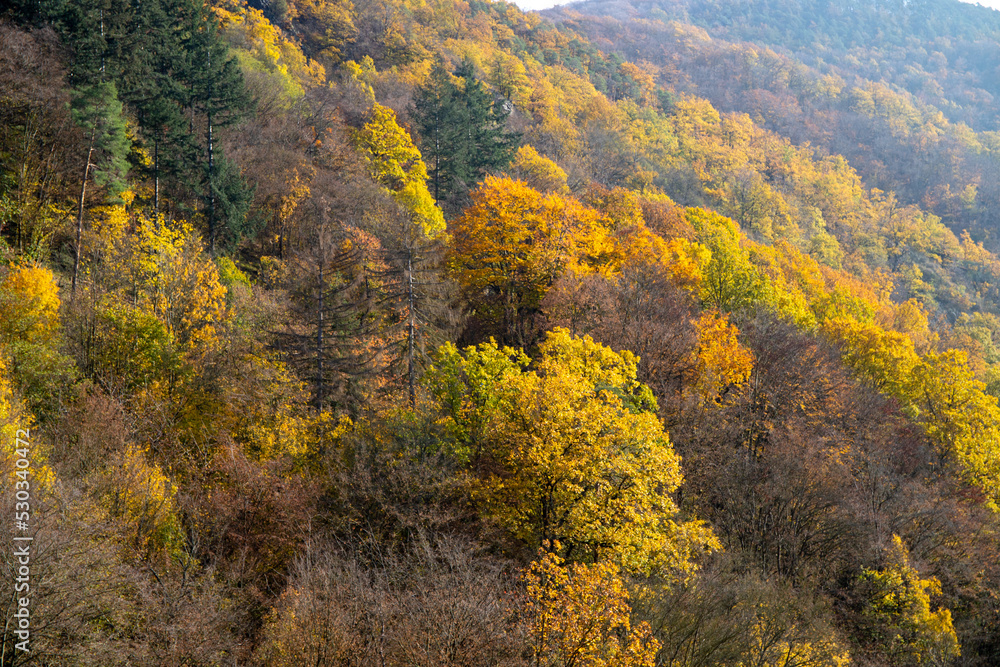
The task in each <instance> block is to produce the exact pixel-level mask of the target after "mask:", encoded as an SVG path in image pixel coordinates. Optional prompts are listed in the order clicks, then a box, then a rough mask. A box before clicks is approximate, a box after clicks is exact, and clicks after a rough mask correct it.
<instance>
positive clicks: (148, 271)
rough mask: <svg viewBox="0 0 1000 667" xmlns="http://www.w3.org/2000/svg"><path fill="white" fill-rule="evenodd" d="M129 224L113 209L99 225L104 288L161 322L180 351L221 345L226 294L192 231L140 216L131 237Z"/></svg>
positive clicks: (182, 225) (97, 234)
mask: <svg viewBox="0 0 1000 667" xmlns="http://www.w3.org/2000/svg"><path fill="white" fill-rule="evenodd" d="M129 222H130V221H129V218H128V215H127V214H126V213H125V211H124V209H123V207H114V208H113V209H111V210H110V211H108V212H107V213H106V215H105V216H103V217H101V218H100V219H98V220H96V221H95V223H94V236H95V241H94V245H92V246H91V247H94V248H96V250H97V255H98V258H99V263H98V265H97V267H96V269H97V270H99V271H101V273H102V276H103V278H104V280H103V281H102V282H103V284H104V286H105V288H106V289H109V291H111V292H112V293H113V294H115V295H117V297H118V298H119V299H121V300H122V301H128V302H131V303H134V304H135V305H136V306H137V307H138V308H140V309H142V310H143V311H145V312H147V313H149V314H152V315H154V316H155V317H157V318H158V319H159V320H160V321H161V322H163V324H164V325H165V326H166V327H167V330H168V331H169V333H170V334H171V335H172V336H173V338H174V340H175V341H176V342H177V344H178V345H179V346H180V347H181V349H183V350H185V351H188V352H194V351H198V350H205V349H208V348H211V347H213V346H215V345H217V344H218V343H219V333H220V331H219V327H220V325H221V324H222V322H223V320H224V318H225V314H226V288H225V287H224V286H223V285H222V284H221V282H220V281H219V270H218V267H217V266H216V264H215V262H213V261H212V260H211V259H210V258H209V257H208V256H207V255H206V254H205V253H204V252H203V251H202V247H201V241H200V239H199V238H198V237H197V235H196V234H195V233H194V231H193V230H192V228H191V226H190V225H188V224H187V223H184V222H166V221H165V220H164V219H163V218H162V216H161V217H159V218H156V219H150V218H146V217H145V216H142V215H140V216H138V217H137V218H136V219H135V221H134V229H132V230H131V231H130V230H129V227H130V225H129Z"/></svg>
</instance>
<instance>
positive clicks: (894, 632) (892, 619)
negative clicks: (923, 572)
mask: <svg viewBox="0 0 1000 667" xmlns="http://www.w3.org/2000/svg"><path fill="white" fill-rule="evenodd" d="M858 584H859V588H860V590H861V594H862V595H863V596H864V604H865V606H864V609H863V611H862V614H863V616H864V618H865V620H866V621H867V622H868V623H869V624H870V630H869V632H870V634H871V635H872V636H873V637H874V638H876V639H877V641H878V644H880V646H879V648H880V649H881V650H882V651H884V652H885V653H886V655H887V656H888V657H889V658H890V659H891V660H892V663H893V664H911V665H943V664H948V663H949V662H951V661H952V660H954V659H955V658H957V657H958V656H959V655H960V654H961V651H960V647H959V643H958V636H957V634H956V633H955V628H954V626H953V625H952V621H951V612H950V611H949V610H948V609H946V608H944V607H939V608H938V610H937V611H934V612H932V611H931V606H930V599H931V596H932V595H934V596H938V595H941V584H940V582H938V580H937V579H935V578H933V577H932V578H930V579H921V578H920V576H919V574H918V573H917V571H916V570H915V569H914V568H913V567H912V566H911V565H910V560H909V553H908V552H907V550H906V547H905V546H904V545H903V541H902V540H901V539H900V538H899V536H898V535H893V536H892V545H891V546H890V547H889V548H888V549H887V550H886V566H885V567H884V568H883V569H881V570H868V569H866V570H865V571H864V572H863V573H862V574H861V577H860V579H859V582H858Z"/></svg>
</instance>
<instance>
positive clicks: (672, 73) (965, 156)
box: [547, 0, 1000, 245]
mask: <svg viewBox="0 0 1000 667" xmlns="http://www.w3.org/2000/svg"><path fill="white" fill-rule="evenodd" d="M894 7H895V8H894ZM547 15H548V16H549V17H550V18H552V19H554V20H556V21H558V22H559V24H560V25H561V26H562V28H563V29H564V30H567V31H572V32H576V33H578V34H581V35H583V36H585V37H586V38H587V39H589V40H591V41H592V42H593V43H594V44H595V45H597V46H598V47H599V48H602V49H605V50H607V51H611V52H615V53H617V54H619V57H622V58H625V59H629V60H633V61H636V62H648V63H650V66H651V67H654V68H656V70H657V71H658V74H659V76H660V82H661V83H662V84H663V85H665V86H666V87H668V88H670V89H672V90H674V91H675V92H678V93H690V94H695V95H698V96H702V97H705V98H707V99H709V100H710V101H711V102H712V104H713V105H714V106H715V107H716V108H718V109H719V110H720V111H723V112H744V113H748V114H749V115H750V116H751V118H753V119H754V120H755V122H757V123H759V124H761V125H763V126H764V127H767V128H768V129H771V130H774V131H776V132H778V133H780V134H782V135H784V136H786V137H788V138H790V139H791V140H792V141H795V142H798V143H803V142H809V143H811V144H813V145H816V146H821V147H823V148H824V149H825V150H827V151H829V152H830V153H833V154H840V155H843V156H844V157H846V158H847V159H848V160H849V161H850V163H851V165H852V166H854V167H855V168H856V169H857V170H858V172H859V173H860V174H861V176H862V177H863V178H864V180H865V182H866V184H867V185H868V186H870V187H876V188H879V189H881V190H884V191H892V192H895V193H896V194H897V195H898V196H899V197H900V199H901V200H902V201H904V202H906V203H910V204H917V205H920V206H922V207H924V208H926V209H929V210H930V211H933V212H934V213H935V214H936V215H938V216H940V217H941V218H942V220H944V222H945V223H946V224H947V225H949V226H950V227H951V228H952V229H953V230H954V231H955V232H956V233H961V232H962V231H963V230H968V231H969V232H970V233H971V234H972V235H973V237H975V238H978V239H981V240H984V241H986V243H987V245H990V244H991V243H996V238H997V229H998V228H1000V212H998V210H997V207H996V206H994V205H993V202H995V201H997V199H998V198H1000V162H998V157H997V155H998V154H997V149H998V147H1000V134H998V133H997V132H996V126H997V117H998V106H997V99H996V97H995V95H994V93H995V91H996V90H997V71H996V66H995V64H996V63H997V62H998V58H997V55H998V52H1000V47H998V46H997V41H996V37H997V36H1000V13H998V12H995V11H993V10H989V9H985V8H982V7H978V6H974V5H967V4H963V3H960V2H957V1H956V2H943V1H942V2H932V3H921V4H919V5H918V4H916V3H908V4H900V5H889V4H884V3H859V4H856V5H855V6H854V9H853V10H844V9H843V8H842V7H838V6H837V5H835V4H833V3H825V2H814V3H810V2H803V3H781V2H768V1H767V0H762V1H761V2H750V3H735V2H733V3H728V2H724V3H685V2H679V1H678V2H642V1H639V2H633V3H625V2H583V3H577V4H574V5H572V6H570V7H567V8H562V9H554V10H550V11H549V12H547ZM806 17H808V19H807V18H806Z"/></svg>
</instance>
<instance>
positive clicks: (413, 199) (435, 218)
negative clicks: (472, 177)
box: [353, 103, 444, 237]
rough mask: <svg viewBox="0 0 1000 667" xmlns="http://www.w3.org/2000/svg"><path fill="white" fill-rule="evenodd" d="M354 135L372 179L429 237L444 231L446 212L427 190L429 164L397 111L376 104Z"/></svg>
mask: <svg viewBox="0 0 1000 667" xmlns="http://www.w3.org/2000/svg"><path fill="white" fill-rule="evenodd" d="M353 138H354V143H355V145H356V147H357V148H358V150H359V152H360V153H361V155H362V157H363V158H364V160H365V163H366V164H367V166H368V173H369V174H370V175H371V177H372V179H373V180H375V181H376V182H377V183H379V184H380V185H381V186H382V187H384V188H385V189H387V190H388V191H389V193H390V195H392V198H393V199H395V200H396V201H397V202H398V203H399V204H400V205H401V206H403V208H405V209H406V210H407V211H408V212H409V214H410V215H411V216H412V224H414V225H416V226H417V227H418V228H419V229H420V231H421V232H422V233H423V234H424V235H426V236H429V237H433V236H437V235H438V234H440V233H441V232H443V231H444V216H443V215H442V214H441V211H440V209H438V208H437V206H435V204H434V200H433V199H432V198H431V196H430V193H429V192H428V191H427V167H426V166H425V165H424V162H423V160H422V159H421V156H420V151H419V150H417V147H416V146H414V145H413V140H412V139H411V138H410V135H409V134H407V132H406V131H405V130H404V129H403V128H401V127H400V126H399V124H398V123H397V122H396V112H394V111H393V110H392V109H389V108H387V107H384V106H382V105H381V104H378V103H376V104H374V105H373V106H372V109H371V111H370V112H369V117H368V121H367V122H366V123H365V125H364V126H363V127H362V128H361V129H360V130H359V131H357V132H355V133H354V137H353Z"/></svg>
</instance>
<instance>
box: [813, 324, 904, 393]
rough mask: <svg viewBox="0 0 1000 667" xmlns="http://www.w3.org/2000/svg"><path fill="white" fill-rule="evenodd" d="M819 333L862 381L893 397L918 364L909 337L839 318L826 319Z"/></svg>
mask: <svg viewBox="0 0 1000 667" xmlns="http://www.w3.org/2000/svg"><path fill="white" fill-rule="evenodd" d="M822 330H823V332H824V334H825V335H826V336H827V337H828V338H830V339H831V340H832V341H834V342H836V343H838V344H839V345H840V346H841V350H842V352H841V353H842V355H843V358H844V362H845V363H846V364H847V365H848V366H850V367H851V368H852V369H853V370H854V372H855V373H857V374H858V375H859V376H860V377H861V378H862V379H863V380H865V381H866V382H868V383H869V384H870V385H871V386H872V387H875V388H876V389H879V390H881V391H885V392H886V393H888V394H891V395H893V396H901V395H903V393H904V392H903V387H904V385H905V383H906V381H907V378H908V377H909V375H910V373H912V372H913V369H914V368H915V367H916V366H917V364H918V363H919V362H920V357H919V356H918V355H917V352H916V349H915V348H914V346H913V341H912V340H910V339H909V337H907V336H905V335H903V334H901V333H898V332H895V331H886V330H885V329H882V328H881V327H879V326H878V325H875V324H864V323H861V322H858V321H857V320H852V319H847V318H842V317H837V318H833V319H831V320H828V321H827V322H826V323H825V324H824V325H823V329H822Z"/></svg>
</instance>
